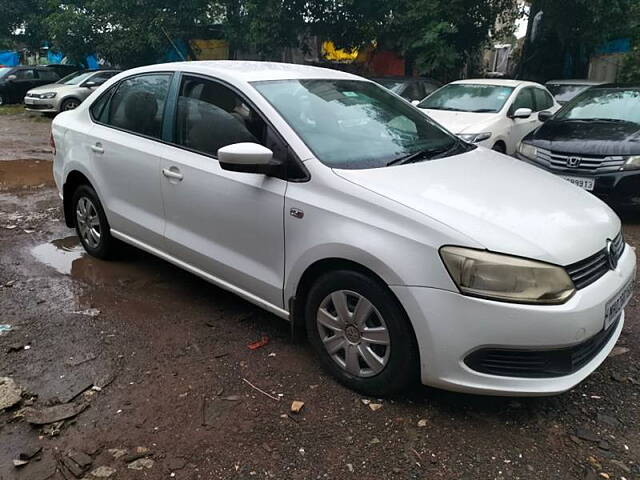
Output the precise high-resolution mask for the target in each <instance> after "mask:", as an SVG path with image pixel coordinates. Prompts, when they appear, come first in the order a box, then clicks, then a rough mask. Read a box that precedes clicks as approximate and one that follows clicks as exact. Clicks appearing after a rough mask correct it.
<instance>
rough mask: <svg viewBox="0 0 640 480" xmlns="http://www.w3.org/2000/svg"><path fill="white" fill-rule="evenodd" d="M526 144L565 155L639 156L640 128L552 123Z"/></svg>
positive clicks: (538, 130)
mask: <svg viewBox="0 0 640 480" xmlns="http://www.w3.org/2000/svg"><path fill="white" fill-rule="evenodd" d="M525 141H527V142H530V143H533V144H534V145H536V146H538V147H540V148H545V149H547V150H554V151H559V152H564V153H576V154H585V155H638V154H640V125H638V124H636V123H632V122H580V121H569V122H562V121H554V120H549V121H547V122H546V123H545V124H543V125H542V126H541V127H540V128H538V129H537V130H535V131H534V132H533V133H531V134H530V135H528V136H527V138H526V139H525Z"/></svg>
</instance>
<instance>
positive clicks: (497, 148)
mask: <svg viewBox="0 0 640 480" xmlns="http://www.w3.org/2000/svg"><path fill="white" fill-rule="evenodd" d="M492 150H494V151H496V152H498V153H504V154H506V153H507V147H506V146H505V144H504V143H502V142H496V144H495V145H494V146H493V149H492Z"/></svg>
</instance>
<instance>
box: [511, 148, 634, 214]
mask: <svg viewBox="0 0 640 480" xmlns="http://www.w3.org/2000/svg"><path fill="white" fill-rule="evenodd" d="M516 157H517V158H518V159H519V160H522V161H523V162H526V163H528V164H530V165H533V166H535V167H538V168H540V169H542V170H545V171H547V172H549V173H553V174H554V175H567V176H570V177H586V178H592V179H594V180H595V187H594V190H593V191H592V192H591V193H593V194H594V195H596V196H598V197H599V198H601V199H602V200H605V201H607V202H609V203H611V204H615V205H620V206H640V170H620V171H617V172H610V173H599V174H590V175H585V173H584V172H579V171H578V172H577V171H575V170H571V169H566V170H552V169H549V168H545V166H544V165H541V164H540V163H538V162H534V161H532V160H529V159H528V158H526V157H524V156H522V155H521V154H520V153H517V154H516Z"/></svg>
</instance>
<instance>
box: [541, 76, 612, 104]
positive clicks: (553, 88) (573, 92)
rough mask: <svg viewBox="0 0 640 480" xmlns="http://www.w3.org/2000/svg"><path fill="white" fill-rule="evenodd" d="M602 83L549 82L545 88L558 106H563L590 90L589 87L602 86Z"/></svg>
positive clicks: (576, 81)
mask: <svg viewBox="0 0 640 480" xmlns="http://www.w3.org/2000/svg"><path fill="white" fill-rule="evenodd" d="M603 83H605V82H598V81H595V80H580V79H571V80H549V81H548V82H547V83H545V87H547V90H549V91H550V92H551V94H552V95H553V96H554V98H555V99H556V102H558V103H559V104H560V105H564V104H565V103H568V102H570V101H571V100H573V99H574V98H575V97H577V96H578V95H580V94H581V93H582V92H584V91H586V90H588V89H590V88H591V87H595V86H597V85H602V84H603Z"/></svg>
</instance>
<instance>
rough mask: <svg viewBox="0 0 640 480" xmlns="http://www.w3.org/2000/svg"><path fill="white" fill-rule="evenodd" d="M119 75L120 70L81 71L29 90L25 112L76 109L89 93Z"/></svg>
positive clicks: (25, 100) (25, 102)
mask: <svg viewBox="0 0 640 480" xmlns="http://www.w3.org/2000/svg"><path fill="white" fill-rule="evenodd" d="M118 73H120V70H81V71H78V72H75V73H72V74H70V75H67V76H66V77H64V78H63V79H62V80H60V81H58V82H56V83H52V84H49V85H43V86H41V87H38V88H34V89H32V90H29V91H28V92H27V94H26V95H25V97H24V104H25V108H26V110H29V111H32V112H41V113H58V112H64V111H66V110H73V109H74V108H77V107H78V105H80V104H81V103H82V101H83V100H84V99H85V98H87V97H88V96H89V95H90V94H91V92H93V91H94V90H95V89H96V88H98V87H99V86H100V85H102V84H103V83H104V82H106V81H107V80H108V79H110V78H111V77H113V76H114V75H117V74H118Z"/></svg>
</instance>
